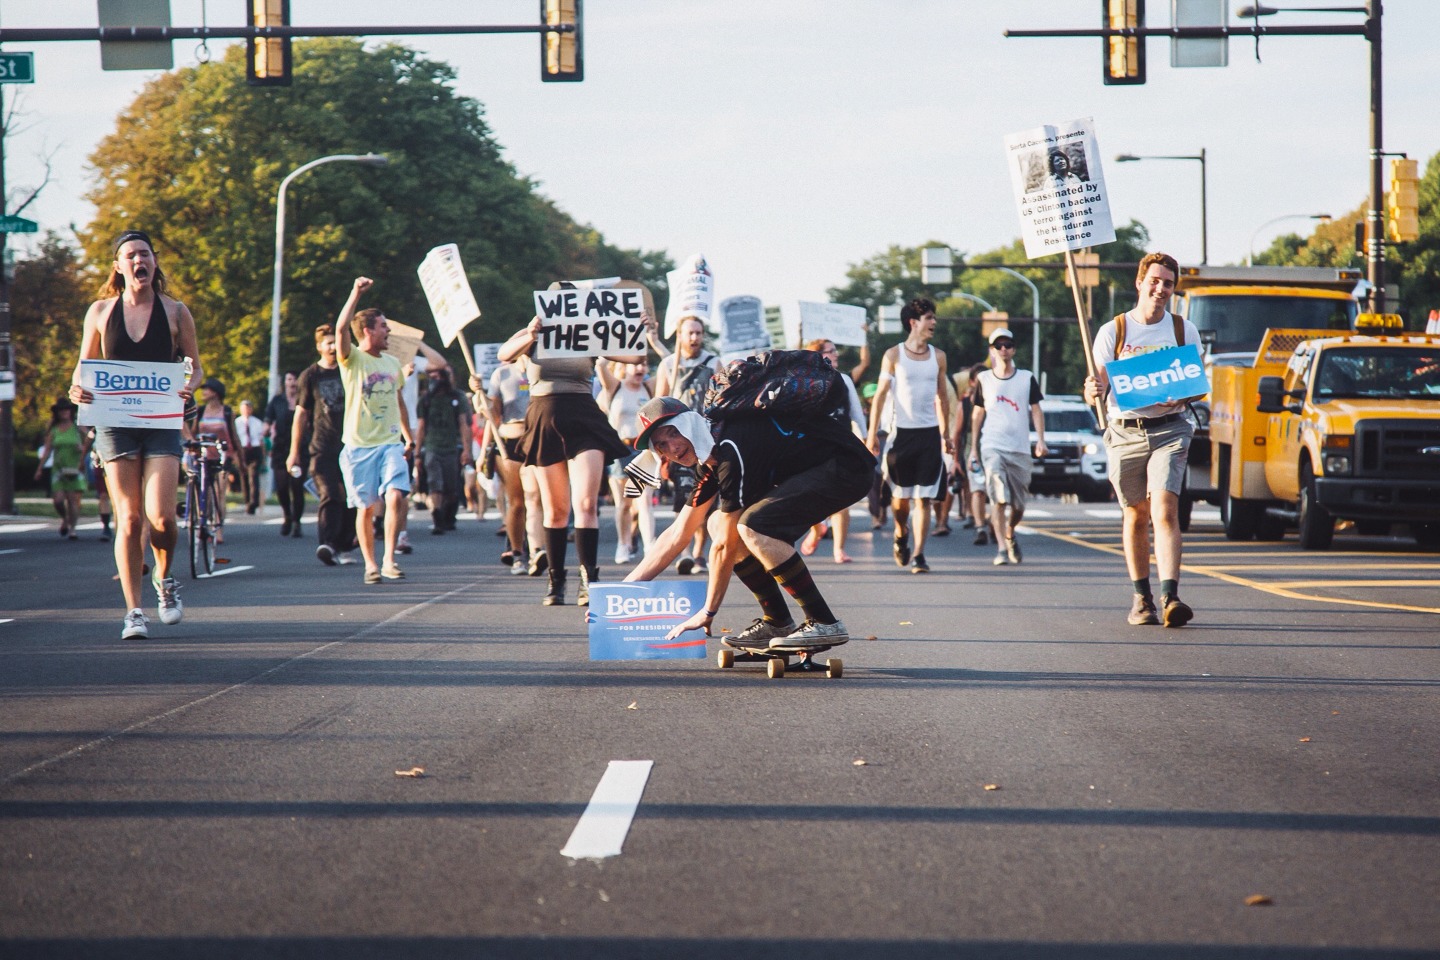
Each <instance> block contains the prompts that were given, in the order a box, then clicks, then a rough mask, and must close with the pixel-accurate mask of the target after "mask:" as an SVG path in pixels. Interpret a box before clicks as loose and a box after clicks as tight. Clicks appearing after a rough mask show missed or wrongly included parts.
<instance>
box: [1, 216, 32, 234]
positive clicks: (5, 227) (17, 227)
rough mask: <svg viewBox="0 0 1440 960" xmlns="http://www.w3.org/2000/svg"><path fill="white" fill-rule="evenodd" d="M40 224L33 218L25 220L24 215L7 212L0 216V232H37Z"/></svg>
mask: <svg viewBox="0 0 1440 960" xmlns="http://www.w3.org/2000/svg"><path fill="white" fill-rule="evenodd" d="M39 231H40V224H38V223H36V222H35V221H34V220H26V219H25V218H24V217H17V216H14V215H13V214H7V215H6V216H3V217H0V233H38V232H39Z"/></svg>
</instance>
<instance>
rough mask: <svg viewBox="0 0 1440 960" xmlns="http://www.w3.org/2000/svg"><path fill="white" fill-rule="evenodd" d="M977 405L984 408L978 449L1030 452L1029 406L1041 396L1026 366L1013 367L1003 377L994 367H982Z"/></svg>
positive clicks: (1038, 385)
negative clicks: (1010, 372)
mask: <svg viewBox="0 0 1440 960" xmlns="http://www.w3.org/2000/svg"><path fill="white" fill-rule="evenodd" d="M978 383H979V384H980V392H979V395H978V396H977V397H976V398H975V404H976V406H979V407H983V408H984V409H985V422H984V423H983V424H981V425H980V452H981V453H985V452H987V451H991V450H995V451H1006V452H1009V453H1029V452H1030V406H1031V404H1035V403H1039V402H1040V401H1041V400H1043V399H1044V396H1043V395H1042V394H1041V393H1040V384H1038V383H1036V382H1035V375H1034V374H1032V373H1031V372H1030V371H1029V370H1020V369H1018V368H1017V369H1016V370H1015V372H1014V373H1013V374H1011V375H1010V376H1009V377H1006V378H1005V379H1003V380H1002V379H1001V378H1000V377H997V376H995V371H994V370H982V371H981V372H980V376H979V379H978Z"/></svg>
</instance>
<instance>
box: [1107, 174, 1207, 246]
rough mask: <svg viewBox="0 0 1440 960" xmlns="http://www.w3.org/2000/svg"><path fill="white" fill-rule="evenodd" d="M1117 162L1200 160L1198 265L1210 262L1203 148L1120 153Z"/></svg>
mask: <svg viewBox="0 0 1440 960" xmlns="http://www.w3.org/2000/svg"><path fill="white" fill-rule="evenodd" d="M1115 160H1116V162H1117V163H1133V162H1135V161H1137V160H1198V161H1200V265H1201V266H1202V267H1203V266H1205V265H1206V264H1208V263H1209V262H1210V214H1209V210H1208V208H1207V206H1206V201H1205V148H1204V147H1201V148H1200V153H1199V154H1170V155H1165V156H1149V155H1147V156H1143V157H1142V156H1137V155H1135V154H1133V153H1122V154H1120V155H1119V156H1118V157H1116V158H1115Z"/></svg>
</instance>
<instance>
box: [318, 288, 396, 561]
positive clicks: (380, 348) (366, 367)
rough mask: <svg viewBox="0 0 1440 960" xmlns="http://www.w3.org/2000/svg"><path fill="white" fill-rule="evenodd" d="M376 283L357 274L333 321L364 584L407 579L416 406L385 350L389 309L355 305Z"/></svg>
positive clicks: (343, 465) (345, 457) (345, 461)
mask: <svg viewBox="0 0 1440 960" xmlns="http://www.w3.org/2000/svg"><path fill="white" fill-rule="evenodd" d="M374 283H375V281H373V280H371V279H370V278H369V277H356V278H355V286H354V287H353V288H352V289H351V291H350V297H349V299H347V300H346V301H345V307H344V308H343V309H342V310H341V311H340V318H339V319H338V320H337V321H336V322H335V332H336V343H335V347H336V354H337V358H338V359H339V361H340V382H341V384H343V385H344V387H345V423H344V428H343V429H342V431H341V441H342V442H343V443H344V447H343V448H342V449H341V451H340V472H341V473H342V474H343V475H344V478H345V488H346V490H347V491H348V492H349V500H350V506H352V507H354V508H355V509H356V516H355V537H356V539H357V540H359V541H360V553H361V554H362V555H363V556H364V557H365V582H366V583H380V582H381V581H382V580H402V579H404V577H405V572H404V571H403V570H401V569H400V567H399V566H397V565H396V563H395V543H396V540H397V538H398V535H399V531H400V530H402V529H404V522H405V511H406V509H407V507H408V505H409V499H408V497H409V493H410V467H409V465H408V464H407V463H406V462H405V451H406V449H407V448H409V447H410V446H412V445H413V440H412V436H411V433H410V411H409V410H407V409H406V407H405V398H404V397H403V396H402V395H401V393H400V388H401V386H403V385H404V383H405V373H404V371H403V370H401V368H400V361H399V360H397V359H396V358H395V357H392V356H390V355H389V354H387V353H385V352H384V350H385V348H386V347H387V346H389V344H390V325H389V324H388V323H387V322H386V320H385V314H384V313H382V312H381V311H379V310H377V309H375V308H373V307H371V308H370V309H367V310H361V311H359V312H356V310H355V307H356V305H357V304H358V303H359V301H360V295H361V294H363V293H364V292H365V291H366V290H369V289H370V288H371V287H372V286H373V285H374ZM352 338H353V339H354V343H353V344H352V343H351V340H352ZM382 500H383V501H384V505H385V557H384V564H383V565H379V564H377V563H376V562H375V512H376V510H377V509H379V507H380V504H381V501H382Z"/></svg>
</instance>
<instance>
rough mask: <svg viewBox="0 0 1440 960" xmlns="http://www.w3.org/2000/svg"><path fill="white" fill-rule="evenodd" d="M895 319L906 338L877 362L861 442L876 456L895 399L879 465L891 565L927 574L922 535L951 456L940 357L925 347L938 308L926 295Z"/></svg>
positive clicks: (941, 353)
mask: <svg viewBox="0 0 1440 960" xmlns="http://www.w3.org/2000/svg"><path fill="white" fill-rule="evenodd" d="M900 321H901V323H903V324H905V329H906V330H907V333H906V336H905V341H904V342H903V343H901V344H899V345H897V346H894V347H891V348H890V349H889V350H886V351H885V356H884V358H883V359H882V360H881V361H880V387H879V389H878V390H876V391H875V398H874V399H873V400H872V401H871V404H870V429H869V433H868V435H867V437H866V445H867V446H868V447H869V448H870V452H871V453H873V454H875V455H877V456H880V453H881V451H880V444H879V442H878V440H877V439H876V433H877V432H878V430H879V429H880V423H881V412H882V411H883V410H884V409H885V402H886V400H887V399H891V398H893V402H892V406H891V413H890V423H889V424H887V428H888V430H889V436H888V437H887V438H886V442H885V451H884V456H883V457H881V465H882V469H883V472H884V475H885V479H886V480H887V481H888V482H889V484H890V487H891V495H892V499H891V503H890V506H891V509H893V510H894V511H895V563H896V565H898V566H901V567H903V566H905V565H906V564H909V565H910V572H911V573H929V572H930V565H929V564H928V563H926V562H925V538H926V535H927V534H928V533H929V530H930V501H931V500H937V499H939V498H940V496H941V495H942V490H943V488H944V485H945V460H944V457H943V456H942V454H941V451H942V450H943V451H944V452H946V453H952V454H953V452H954V451H953V450H951V449H950V438H949V437H948V436H946V434H945V428H944V426H943V424H948V423H949V422H950V394H949V391H947V390H946V389H945V352H944V351H943V350H940V349H939V348H937V347H934V346H932V345H931V343H930V340H931V338H933V337H934V336H935V304H934V303H932V302H931V301H929V300H926V299H923V298H920V299H915V300H911V301H910V302H909V303H907V304H906V305H905V306H903V307H901V308H900ZM907 521H908V524H907ZM912 535H913V537H914V540H913V544H914V550H913V554H912V550H911V544H912V540H911V537H912Z"/></svg>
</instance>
